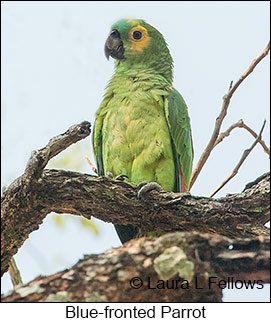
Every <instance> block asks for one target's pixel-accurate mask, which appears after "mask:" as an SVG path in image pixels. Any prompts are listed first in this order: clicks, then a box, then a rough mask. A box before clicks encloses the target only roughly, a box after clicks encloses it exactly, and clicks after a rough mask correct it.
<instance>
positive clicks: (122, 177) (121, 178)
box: [116, 174, 129, 182]
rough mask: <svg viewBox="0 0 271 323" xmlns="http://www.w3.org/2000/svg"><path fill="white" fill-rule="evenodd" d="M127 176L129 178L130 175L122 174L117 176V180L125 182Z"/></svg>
mask: <svg viewBox="0 0 271 323" xmlns="http://www.w3.org/2000/svg"><path fill="white" fill-rule="evenodd" d="M125 178H129V177H128V176H127V175H125V174H121V175H118V176H116V181H121V182H124V180H125Z"/></svg>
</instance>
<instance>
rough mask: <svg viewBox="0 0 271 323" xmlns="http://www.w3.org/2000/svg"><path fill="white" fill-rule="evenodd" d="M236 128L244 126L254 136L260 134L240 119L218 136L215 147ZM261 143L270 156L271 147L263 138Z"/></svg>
mask: <svg viewBox="0 0 271 323" xmlns="http://www.w3.org/2000/svg"><path fill="white" fill-rule="evenodd" d="M235 128H243V129H246V130H247V131H248V132H249V133H250V134H252V136H253V137H254V138H257V137H258V135H257V134H256V132H255V131H253V130H252V129H251V128H250V127H249V126H248V125H246V124H245V123H244V121H243V120H242V119H240V120H239V121H238V122H236V123H233V124H232V125H231V126H230V127H229V128H228V129H227V130H226V131H225V132H222V133H221V134H220V135H219V137H218V138H217V140H216V142H215V144H214V147H215V146H217V145H218V144H219V143H220V142H221V141H223V140H224V138H225V137H228V136H229V135H230V133H231V131H232V130H233V129H235ZM259 144H261V146H262V147H263V149H264V151H265V152H266V153H267V154H268V155H269V156H270V149H269V148H268V147H267V146H266V144H265V142H264V141H263V140H260V141H259Z"/></svg>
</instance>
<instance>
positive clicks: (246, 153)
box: [210, 120, 266, 197]
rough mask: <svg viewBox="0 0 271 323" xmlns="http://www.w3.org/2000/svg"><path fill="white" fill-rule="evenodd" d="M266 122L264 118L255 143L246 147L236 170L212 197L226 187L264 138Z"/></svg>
mask: <svg viewBox="0 0 271 323" xmlns="http://www.w3.org/2000/svg"><path fill="white" fill-rule="evenodd" d="M265 124H266V120H264V123H263V125H262V128H261V130H260V133H259V135H258V136H257V138H256V140H255V141H254V143H253V144H252V145H251V147H250V148H248V149H246V150H245V151H244V152H243V155H242V157H241V159H240V160H239V162H238V164H237V165H236V167H235V168H234V170H233V171H232V172H231V174H230V175H229V176H228V177H227V178H226V179H225V180H224V181H223V183H222V184H221V185H219V186H218V187H217V188H216V189H215V190H214V191H213V193H212V194H211V195H210V197H213V196H214V195H215V194H216V193H217V192H218V191H220V190H221V188H222V187H224V186H225V185H226V184H227V183H228V182H229V181H230V180H231V179H232V178H233V177H234V176H235V175H236V174H237V173H238V170H239V168H240V167H241V165H242V164H243V163H244V161H245V160H246V158H247V156H248V155H249V154H250V153H251V151H252V150H253V148H254V147H255V146H256V145H257V143H258V142H260V140H261V138H262V133H263V129H264V127H265Z"/></svg>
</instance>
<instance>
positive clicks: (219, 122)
mask: <svg viewBox="0 0 271 323" xmlns="http://www.w3.org/2000/svg"><path fill="white" fill-rule="evenodd" d="M269 50H270V43H268V45H267V46H266V48H265V49H264V51H263V52H262V53H261V54H260V55H259V56H258V57H256V58H255V59H254V60H253V61H252V63H251V64H250V66H249V68H248V69H247V70H246V71H245V72H244V73H243V74H242V75H241V76H240V78H239V79H238V80H237V82H236V83H235V84H233V82H231V84H230V87H229V90H228V92H227V93H226V95H224V97H223V105H222V109H221V112H220V114H219V116H218V117H217V119H216V122H215V128H214V131H213V134H212V136H211V139H210V141H209V143H208V145H207V147H206V148H205V150H204V151H203V153H202V155H201V157H200V159H199V161H198V163H197V165H196V167H195V168H194V171H193V173H192V177H191V180H190V189H191V188H192V186H193V184H194V183H195V181H196V179H197V178H198V176H199V173H200V171H201V169H202V167H203V166H204V164H205V163H206V161H207V159H208V157H209V156H210V154H211V151H212V150H213V148H214V146H215V143H216V140H217V138H218V135H219V132H220V128H221V125H222V122H223V120H224V118H225V116H226V114H227V110H228V107H229V104H230V100H231V97H232V95H233V94H234V92H235V91H236V90H237V88H238V87H239V85H240V84H241V83H242V82H243V81H244V80H245V79H246V78H247V77H248V75H249V74H251V73H252V72H253V70H254V68H255V67H256V66H257V65H258V64H259V63H260V61H261V60H262V59H263V58H264V57H265V56H266V55H267V54H268V52H269Z"/></svg>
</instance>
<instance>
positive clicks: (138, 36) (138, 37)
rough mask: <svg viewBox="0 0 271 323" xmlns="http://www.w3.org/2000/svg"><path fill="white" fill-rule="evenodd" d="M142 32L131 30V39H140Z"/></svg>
mask: <svg viewBox="0 0 271 323" xmlns="http://www.w3.org/2000/svg"><path fill="white" fill-rule="evenodd" d="M142 36H143V34H142V32H141V31H140V30H135V31H134V32H133V39H134V40H140V39H141V38H142Z"/></svg>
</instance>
